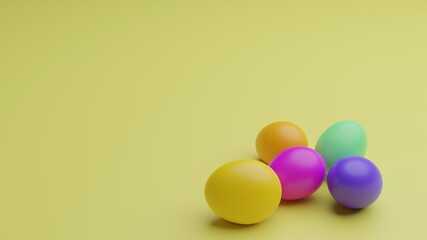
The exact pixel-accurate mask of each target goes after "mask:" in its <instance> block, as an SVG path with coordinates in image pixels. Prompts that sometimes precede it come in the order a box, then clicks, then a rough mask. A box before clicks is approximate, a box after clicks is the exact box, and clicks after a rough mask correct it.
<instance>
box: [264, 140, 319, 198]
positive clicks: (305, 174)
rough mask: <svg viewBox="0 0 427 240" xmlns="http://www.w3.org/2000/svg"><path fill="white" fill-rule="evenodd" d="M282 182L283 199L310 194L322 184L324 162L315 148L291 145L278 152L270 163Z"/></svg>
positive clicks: (303, 196)
mask: <svg viewBox="0 0 427 240" xmlns="http://www.w3.org/2000/svg"><path fill="white" fill-rule="evenodd" d="M270 167H271V168H272V169H273V170H274V171H275V172H276V174H277V176H278V177H279V179H280V183H281V184H282V199H283V200H298V199H302V198H305V197H308V196H310V195H311V194H313V193H314V192H316V190H317V189H319V187H320V186H321V185H322V183H323V180H324V178H325V174H326V164H325V161H324V160H323V158H322V155H320V154H319V153H318V152H316V151H315V150H313V149H311V148H308V147H293V148H288V149H286V150H285V151H283V152H281V153H279V154H278V155H277V156H276V157H275V158H274V159H273V160H272V161H271V163H270Z"/></svg>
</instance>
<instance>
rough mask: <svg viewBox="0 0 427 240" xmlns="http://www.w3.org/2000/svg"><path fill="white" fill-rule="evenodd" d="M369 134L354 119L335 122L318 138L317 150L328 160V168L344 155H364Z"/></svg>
mask: <svg viewBox="0 0 427 240" xmlns="http://www.w3.org/2000/svg"><path fill="white" fill-rule="evenodd" d="M367 142H368V139H367V136H366V132H365V129H364V128H363V126H362V125H360V124H359V123H357V122H356V121H352V120H345V121H340V122H337V123H335V124H334V125H332V126H330V127H329V128H328V129H326V131H325V132H323V134H322V135H321V136H320V138H319V140H317V144H316V151H317V152H319V153H320V154H321V155H322V157H323V159H324V160H325V162H326V166H327V169H328V171H329V168H331V166H332V165H333V164H334V163H335V162H337V161H338V160H340V159H342V158H344V157H350V156H360V157H364V156H365V153H366V147H367Z"/></svg>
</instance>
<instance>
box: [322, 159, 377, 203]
mask: <svg viewBox="0 0 427 240" xmlns="http://www.w3.org/2000/svg"><path fill="white" fill-rule="evenodd" d="M327 181H328V189H329V192H330V193H331V195H332V197H333V198H334V199H335V200H336V201H337V202H338V203H340V204H341V205H343V206H345V207H348V208H353V209H360V208H365V207H367V206H369V205H371V204H372V203H373V202H375V200H377V198H378V197H379V196H380V193H381V190H382V186H383V180H382V176H381V173H380V171H379V170H378V168H377V167H376V166H375V164H373V163H372V162H371V161H369V160H368V159H366V158H363V157H357V156H353V157H346V158H343V159H341V160H339V161H338V162H336V163H335V164H334V165H333V166H332V167H331V169H330V171H329V175H328V180H327Z"/></svg>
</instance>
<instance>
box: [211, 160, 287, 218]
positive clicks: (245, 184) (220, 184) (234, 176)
mask: <svg viewBox="0 0 427 240" xmlns="http://www.w3.org/2000/svg"><path fill="white" fill-rule="evenodd" d="M281 196H282V187H281V185H280V181H279V178H278V177H277V175H276V173H274V171H273V170H272V169H271V168H270V167H269V166H268V165H266V164H264V163H262V162H260V161H258V160H254V159H245V160H237V161H233V162H230V163H227V164H225V165H223V166H221V167H220V168H218V169H217V170H216V171H214V172H213V173H212V174H211V176H210V177H209V179H208V181H207V182H206V186H205V197H206V201H207V203H208V205H209V207H210V208H211V209H212V210H213V211H214V212H215V213H216V214H217V215H218V216H220V217H221V218H223V219H225V220H228V221H230V222H234V223H239V224H253V223H258V222H261V221H263V220H264V219H266V218H268V217H269V216H270V215H271V214H273V212H274V211H275V210H276V209H277V206H278V205H279V203H280V199H281Z"/></svg>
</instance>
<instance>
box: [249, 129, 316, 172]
mask: <svg viewBox="0 0 427 240" xmlns="http://www.w3.org/2000/svg"><path fill="white" fill-rule="evenodd" d="M307 145H308V142H307V137H306V135H305V133H304V131H303V130H302V129H301V128H300V127H298V126H297V125H295V124H293V123H291V122H274V123H271V124H269V125H267V126H265V127H264V128H263V129H262V130H261V131H260V132H259V134H258V136H257V139H256V150H257V152H258V156H259V157H260V158H261V159H262V161H264V162H265V163H267V164H269V163H270V162H271V160H273V158H274V157H275V156H276V155H277V154H279V153H281V152H282V151H284V150H286V149H288V148H291V147H296V146H304V147H307Z"/></svg>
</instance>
